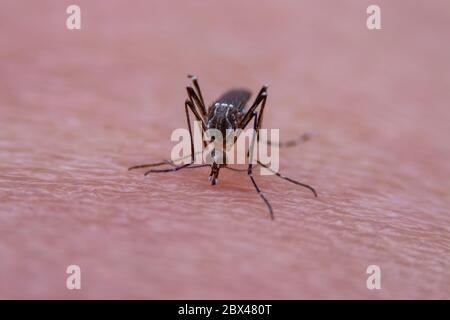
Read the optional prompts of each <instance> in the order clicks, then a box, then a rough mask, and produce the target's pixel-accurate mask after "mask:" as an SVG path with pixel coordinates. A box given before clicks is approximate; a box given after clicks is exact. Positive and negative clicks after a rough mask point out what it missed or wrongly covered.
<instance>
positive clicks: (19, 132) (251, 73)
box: [0, 0, 450, 299]
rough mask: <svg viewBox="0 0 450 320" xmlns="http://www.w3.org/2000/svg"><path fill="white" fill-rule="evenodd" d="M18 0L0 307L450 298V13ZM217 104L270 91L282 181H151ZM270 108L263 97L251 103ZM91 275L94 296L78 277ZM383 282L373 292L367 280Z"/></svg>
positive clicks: (193, 175)
mask: <svg viewBox="0 0 450 320" xmlns="http://www.w3.org/2000/svg"><path fill="white" fill-rule="evenodd" d="M69 4H72V3H71V2H66V1H39V3H38V2H31V1H27V2H25V1H21V2H19V1H2V3H1V10H0V48H1V51H0V298H13V299H16V298H40V299H41V298H64V299H65V298H67V299H78V298H87V299H93V298H139V299H141V298H148V299H157V298H159V299H167V298H172V299H180V298H182V299H197V298H200V299H241V298H246V299H303V298H325V299H335V298H356V299H381V298H387V299H399V298H406V299H413V298H426V299H427V298H438V299H449V298H450V263H449V262H450V258H449V253H450V232H449V231H450V227H449V226H450V217H449V209H450V194H449V190H450V182H449V179H448V177H449V176H450V168H449V160H450V146H449V143H448V134H449V131H448V125H449V122H450V108H449V106H448V101H449V98H450V96H449V95H450V94H449V92H450V91H449V90H448V88H450V68H449V61H448V58H449V56H450V42H449V41H448V30H449V28H450V19H449V12H450V4H449V3H448V1H409V0H408V1H406V0H397V1H377V4H378V5H379V6H380V7H381V10H382V29H381V30H375V31H369V30H368V29H367V28H366V18H367V14H366V8H367V6H368V5H369V4H372V1H370V2H369V1H349V0H346V1H339V2H337V1H312V0H311V1H303V2H301V3H300V2H299V1H281V2H276V3H275V1H245V3H243V2H242V1H234V0H233V1H183V2H181V1H179V2H175V1H172V2H166V1H159V2H156V1H155V2H150V1H133V2H132V3H130V2H129V1H108V3H107V4H106V2H101V1H77V4H78V5H79V6H80V7H81V10H82V29H81V30H79V31H76V30H74V31H69V30H67V29H66V27H65V19H66V17H67V14H66V12H65V11H66V7H67V6H68V5H69ZM188 73H195V74H197V75H198V76H199V80H200V85H201V87H202V89H203V94H204V96H205V99H206V100H207V101H208V102H212V101H213V100H214V99H215V98H217V97H218V96H219V95H220V94H221V93H222V92H223V91H225V90H226V89H228V88H230V87H235V86H240V87H247V88H249V89H251V90H252V91H253V92H254V93H256V91H257V90H259V89H260V87H261V86H262V85H263V84H265V83H267V84H268V85H269V91H268V92H269V97H268V101H267V105H266V113H265V116H264V127H266V128H279V129H280V136H281V140H288V139H291V138H294V137H297V136H299V135H300V134H303V133H305V132H313V133H315V135H314V137H313V139H312V140H311V141H308V142H307V143H305V144H302V145H300V146H298V147H296V148H289V149H282V150H280V157H281V167H280V172H281V173H283V174H286V175H287V176H289V177H292V178H294V179H298V180H300V181H302V182H305V183H309V184H311V185H312V186H314V187H315V188H316V189H317V191H318V194H319V196H318V198H314V197H313V196H312V194H311V193H310V192H308V190H304V189H303V188H301V187H298V186H295V185H293V184H290V183H289V182H286V181H283V180H281V179H279V178H277V177H274V176H259V175H256V179H257V182H258V184H259V186H260V188H261V189H262V190H263V192H264V193H265V195H266V196H267V198H268V199H269V200H270V202H271V204H272V206H273V208H274V214H275V220H273V221H272V220H270V218H269V215H268V212H267V208H266V207H265V205H264V203H263V202H262V201H261V199H260V198H259V196H258V195H257V193H256V192H255V190H254V189H253V186H252V184H251V182H250V179H249V178H248V177H247V175H246V173H245V172H244V173H240V172H231V171H225V170H222V171H221V173H220V183H219V184H218V185H216V186H211V185H210V184H209V183H208V180H207V177H208V173H209V171H208V169H207V168H203V169H192V170H181V171H179V172H176V173H163V174H152V175H148V176H146V177H144V175H143V172H142V171H131V172H128V171H127V168H128V167H129V166H131V165H135V164H140V163H146V162H154V161H160V160H162V159H167V158H169V157H170V150H171V148H172V147H173V145H174V142H171V141H170V135H171V132H172V131H173V130H174V129H176V128H186V122H185V121H186V120H185V114H184V100H185V99H186V93H185V86H186V85H187V84H188V79H187V78H186V74H188ZM253 98H254V96H253ZM73 264H75V265H79V266H80V267H81V274H82V278H81V279H82V280H81V286H82V288H81V290H68V289H67V288H66V278H67V277H68V274H66V268H67V266H69V265H73ZM369 265H378V266H379V267H380V268H381V289H380V290H369V289H367V287H366V280H367V277H368V276H369V275H368V274H367V273H366V269H367V267H368V266H369Z"/></svg>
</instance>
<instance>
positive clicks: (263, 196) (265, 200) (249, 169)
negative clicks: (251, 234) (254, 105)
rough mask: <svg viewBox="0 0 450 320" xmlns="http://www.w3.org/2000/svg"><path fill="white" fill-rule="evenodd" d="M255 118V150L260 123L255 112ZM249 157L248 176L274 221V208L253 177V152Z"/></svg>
mask: <svg viewBox="0 0 450 320" xmlns="http://www.w3.org/2000/svg"><path fill="white" fill-rule="evenodd" d="M253 117H254V118H255V122H254V126H253V127H254V129H255V132H254V133H253V139H252V142H251V145H250V148H251V149H253V145H254V143H255V138H256V137H255V134H257V133H256V128H257V123H258V113H257V112H254V113H253ZM247 155H248V158H249V159H248V162H249V163H248V170H247V174H248V176H249V178H250V180H251V181H252V183H253V186H254V187H255V189H256V192H258V194H259V196H260V197H261V199H263V201H264V203H265V204H266V206H267V208H268V209H269V214H270V218H271V219H272V220H273V219H274V216H273V209H272V206H271V205H270V203H269V201H268V200H267V198H266V196H265V195H264V193H263V192H262V191H261V189H259V187H258V185H257V184H256V181H255V178H254V177H253V171H252V161H253V152H249V153H248V154H247Z"/></svg>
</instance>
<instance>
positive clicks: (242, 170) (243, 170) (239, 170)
mask: <svg viewBox="0 0 450 320" xmlns="http://www.w3.org/2000/svg"><path fill="white" fill-rule="evenodd" d="M257 166H259V164H256V165H255V166H253V167H252V168H253V169H255V168H256V167H257ZM223 168H225V169H228V170H231V171H236V172H247V171H248V169H237V168H233V167H228V166H226V167H223Z"/></svg>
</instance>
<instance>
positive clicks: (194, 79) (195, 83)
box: [188, 74, 206, 116]
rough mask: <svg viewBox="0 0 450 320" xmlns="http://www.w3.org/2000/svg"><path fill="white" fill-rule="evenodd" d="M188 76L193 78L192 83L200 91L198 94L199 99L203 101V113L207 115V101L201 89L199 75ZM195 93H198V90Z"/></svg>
mask: <svg viewBox="0 0 450 320" xmlns="http://www.w3.org/2000/svg"><path fill="white" fill-rule="evenodd" d="M188 78H189V79H191V80H192V83H193V84H194V88H195V90H197V93H198V96H197V94H196V96H197V99H198V100H199V101H200V102H201V107H202V112H203V115H204V116H206V107H205V101H204V100H203V95H202V90H200V85H199V84H198V79H197V76H195V75H190V74H189V75H188ZM194 93H196V92H194ZM188 94H189V92H188Z"/></svg>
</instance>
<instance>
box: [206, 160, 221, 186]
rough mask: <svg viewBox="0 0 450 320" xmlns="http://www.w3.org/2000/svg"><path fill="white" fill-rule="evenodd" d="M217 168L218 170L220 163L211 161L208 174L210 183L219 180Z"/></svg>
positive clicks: (213, 183)
mask: <svg viewBox="0 0 450 320" xmlns="http://www.w3.org/2000/svg"><path fill="white" fill-rule="evenodd" d="M219 170H220V164H217V163H213V164H212V165H211V173H210V174H209V178H208V179H209V181H210V182H211V184H212V185H215V184H216V183H218V182H219Z"/></svg>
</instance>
